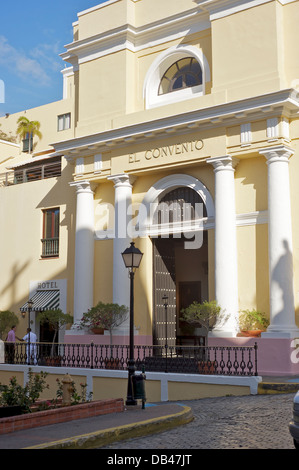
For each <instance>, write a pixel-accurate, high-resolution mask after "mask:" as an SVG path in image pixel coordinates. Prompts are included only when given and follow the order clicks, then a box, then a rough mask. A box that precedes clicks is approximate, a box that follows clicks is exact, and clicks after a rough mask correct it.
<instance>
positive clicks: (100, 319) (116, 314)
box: [77, 302, 129, 335]
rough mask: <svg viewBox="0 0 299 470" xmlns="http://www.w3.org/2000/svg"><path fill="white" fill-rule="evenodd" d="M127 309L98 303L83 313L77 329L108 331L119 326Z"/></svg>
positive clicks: (126, 313) (121, 306) (122, 306)
mask: <svg viewBox="0 0 299 470" xmlns="http://www.w3.org/2000/svg"><path fill="white" fill-rule="evenodd" d="M128 311H129V309H128V307H126V306H125V305H118V304H113V303H111V304H109V303H108V304H104V303H103V302H99V303H98V304H97V305H96V306H95V307H92V308H91V309H90V310H88V312H87V313H84V315H83V317H82V319H81V320H80V322H79V324H78V325H77V327H78V328H79V329H87V328H89V329H92V328H104V329H106V330H109V331H110V335H111V334H112V330H113V329H114V328H117V327H118V326H120V325H121V324H122V323H123V322H124V321H125V319H126V317H127V315H128Z"/></svg>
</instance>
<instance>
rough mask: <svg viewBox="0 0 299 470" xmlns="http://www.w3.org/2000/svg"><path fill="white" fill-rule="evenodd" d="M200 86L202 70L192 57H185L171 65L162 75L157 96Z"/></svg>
mask: <svg viewBox="0 0 299 470" xmlns="http://www.w3.org/2000/svg"><path fill="white" fill-rule="evenodd" d="M198 85H202V69H201V66H200V64H199V63H198V62H197V60H196V59H195V58H194V57H185V58H184V59H180V60H178V61H177V62H175V63H174V64H172V65H171V66H170V67H169V68H168V69H167V70H166V72H165V73H164V75H163V77H162V80H161V82H160V86H159V95H165V94H166V93H171V92H172V91H177V90H182V89H184V88H191V87H194V86H198Z"/></svg>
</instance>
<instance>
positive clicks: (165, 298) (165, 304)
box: [162, 294, 168, 372]
mask: <svg viewBox="0 0 299 470" xmlns="http://www.w3.org/2000/svg"><path fill="white" fill-rule="evenodd" d="M162 300H163V302H164V308H165V357H166V363H165V365H166V367H165V369H166V371H165V372H167V348H168V345H167V307H168V296H167V295H166V294H164V295H163V297H162Z"/></svg>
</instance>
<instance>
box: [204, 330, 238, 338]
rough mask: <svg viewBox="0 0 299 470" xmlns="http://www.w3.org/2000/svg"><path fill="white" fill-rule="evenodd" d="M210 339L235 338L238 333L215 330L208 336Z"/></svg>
mask: <svg viewBox="0 0 299 470" xmlns="http://www.w3.org/2000/svg"><path fill="white" fill-rule="evenodd" d="M208 337H209V338H235V337H236V333H235V332H233V331H223V330H216V329H215V330H213V331H210V332H209V334H208Z"/></svg>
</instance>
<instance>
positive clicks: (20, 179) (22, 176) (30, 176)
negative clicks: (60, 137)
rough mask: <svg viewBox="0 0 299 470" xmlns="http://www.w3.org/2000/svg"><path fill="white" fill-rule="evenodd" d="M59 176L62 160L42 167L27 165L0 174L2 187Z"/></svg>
mask: <svg viewBox="0 0 299 470" xmlns="http://www.w3.org/2000/svg"><path fill="white" fill-rule="evenodd" d="M59 176H61V161H60V160H59V161H55V162H52V163H44V164H40V165H26V166H24V167H20V168H16V169H15V170H13V171H9V172H7V173H2V174H0V186H12V185H16V184H22V183H28V182H31V181H37V180H44V179H48V178H57V177H59Z"/></svg>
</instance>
